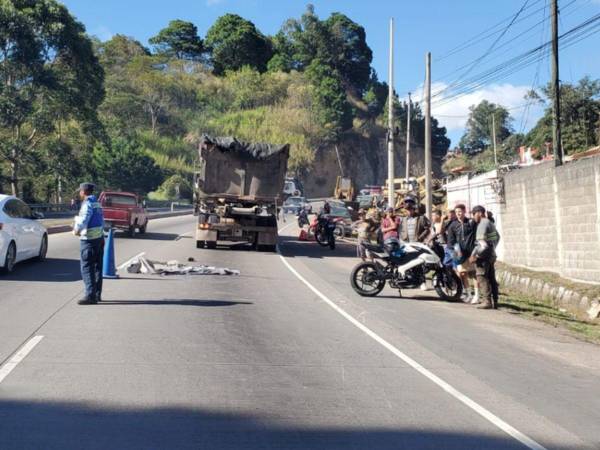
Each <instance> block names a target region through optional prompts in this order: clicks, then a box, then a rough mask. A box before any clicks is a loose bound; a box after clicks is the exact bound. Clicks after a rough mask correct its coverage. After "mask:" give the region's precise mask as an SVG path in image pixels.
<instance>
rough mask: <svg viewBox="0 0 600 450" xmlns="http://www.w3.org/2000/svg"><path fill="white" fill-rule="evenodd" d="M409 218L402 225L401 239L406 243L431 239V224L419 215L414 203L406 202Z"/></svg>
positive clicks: (403, 220) (404, 219) (405, 218)
mask: <svg viewBox="0 0 600 450" xmlns="http://www.w3.org/2000/svg"><path fill="white" fill-rule="evenodd" d="M404 209H406V212H407V214H408V215H407V216H406V217H404V218H403V219H402V222H401V224H400V239H401V240H403V241H404V242H425V241H426V240H427V238H428V237H429V233H430V230H431V223H430V222H429V220H428V219H427V217H425V216H421V215H419V213H418V211H417V207H416V205H415V204H414V203H412V202H405V205H404Z"/></svg>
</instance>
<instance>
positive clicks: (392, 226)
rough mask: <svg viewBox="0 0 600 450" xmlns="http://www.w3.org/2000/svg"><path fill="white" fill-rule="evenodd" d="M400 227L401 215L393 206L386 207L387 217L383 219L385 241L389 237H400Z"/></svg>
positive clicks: (382, 230)
mask: <svg viewBox="0 0 600 450" xmlns="http://www.w3.org/2000/svg"><path fill="white" fill-rule="evenodd" d="M399 227H400V217H398V216H397V215H396V213H395V212H394V208H392V207H391V206H390V207H389V208H388V209H386V211H385V217H384V219H383V220H382V221H381V232H382V233H383V241H384V242H385V240H386V239H389V238H396V239H398V228H399Z"/></svg>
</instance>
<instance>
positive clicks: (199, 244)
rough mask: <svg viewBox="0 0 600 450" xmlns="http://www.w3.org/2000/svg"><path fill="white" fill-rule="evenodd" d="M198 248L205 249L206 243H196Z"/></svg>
mask: <svg viewBox="0 0 600 450" xmlns="http://www.w3.org/2000/svg"><path fill="white" fill-rule="evenodd" d="M196 248H204V241H196Z"/></svg>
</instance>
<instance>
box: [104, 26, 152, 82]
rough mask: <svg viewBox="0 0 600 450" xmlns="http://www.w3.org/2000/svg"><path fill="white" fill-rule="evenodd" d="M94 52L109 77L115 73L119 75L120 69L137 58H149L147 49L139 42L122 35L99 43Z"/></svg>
mask: <svg viewBox="0 0 600 450" xmlns="http://www.w3.org/2000/svg"><path fill="white" fill-rule="evenodd" d="M96 52H97V53H98V56H99V58H100V62H101V63H102V65H103V66H104V68H105V69H106V71H107V75H109V76H110V75H111V74H113V73H114V72H115V71H117V72H119V74H120V72H121V71H122V69H124V68H125V66H127V64H129V63H130V62H131V60H133V59H134V58H136V57H138V56H150V52H149V51H148V49H147V48H146V47H144V46H143V45H142V44H141V43H140V42H139V41H137V40H135V39H134V38H131V37H127V36H124V35H122V34H116V35H114V36H113V37H112V39H110V40H108V41H106V42H101V43H100V44H99V45H98V47H97V49H96Z"/></svg>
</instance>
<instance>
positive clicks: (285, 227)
mask: <svg viewBox="0 0 600 450" xmlns="http://www.w3.org/2000/svg"><path fill="white" fill-rule="evenodd" d="M295 224H296V223H295V222H291V223H288V224H287V225H286V226H284V227H281V228H280V229H279V230H277V231H278V232H279V233H281V232H282V231H283V230H286V229H288V228H289V227H291V226H292V225H295Z"/></svg>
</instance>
